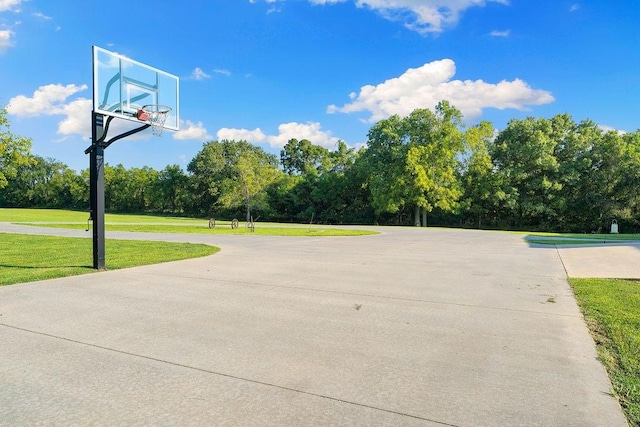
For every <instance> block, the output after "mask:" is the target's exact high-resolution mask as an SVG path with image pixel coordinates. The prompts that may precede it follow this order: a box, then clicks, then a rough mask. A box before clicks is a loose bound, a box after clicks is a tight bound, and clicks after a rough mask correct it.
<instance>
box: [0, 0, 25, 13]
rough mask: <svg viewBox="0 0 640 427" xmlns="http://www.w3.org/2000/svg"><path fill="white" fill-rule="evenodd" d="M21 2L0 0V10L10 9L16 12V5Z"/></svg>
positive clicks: (18, 0) (20, 0) (17, 0)
mask: <svg viewBox="0 0 640 427" xmlns="http://www.w3.org/2000/svg"><path fill="white" fill-rule="evenodd" d="M20 3H22V0H0V12H4V11H6V10H12V11H14V12H18V11H19V10H18V8H17V6H19V5H20Z"/></svg>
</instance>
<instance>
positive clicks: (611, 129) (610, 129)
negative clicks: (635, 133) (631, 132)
mask: <svg viewBox="0 0 640 427" xmlns="http://www.w3.org/2000/svg"><path fill="white" fill-rule="evenodd" d="M598 127H599V128H600V129H602V131H603V132H605V133H608V132H615V133H617V134H618V135H624V134H625V133H627V131H624V130H620V129H616V128H614V127H613V126H607V125H598Z"/></svg>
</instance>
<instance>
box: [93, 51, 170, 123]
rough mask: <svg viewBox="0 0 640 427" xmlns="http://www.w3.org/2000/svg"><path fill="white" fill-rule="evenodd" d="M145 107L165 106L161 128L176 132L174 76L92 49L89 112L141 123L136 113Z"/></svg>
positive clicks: (121, 56)
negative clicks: (166, 110) (91, 83)
mask: <svg viewBox="0 0 640 427" xmlns="http://www.w3.org/2000/svg"><path fill="white" fill-rule="evenodd" d="M147 104H163V105H167V106H169V107H170V108H171V113H170V114H169V116H168V117H167V120H166V121H165V124H164V128H165V129H170V130H173V131H177V130H180V111H179V107H180V79H179V77H178V76H175V75H173V74H170V73H167V72H166V71H162V70H160V69H157V68H155V67H152V66H149V65H146V64H143V63H142V62H139V61H136V60H133V59H130V58H128V57H126V56H124V55H120V54H117V53H114V52H111V51H108V50H106V49H103V48H101V47H98V46H93V111H94V112H95V113H98V114H102V115H105V116H111V117H116V118H120V119H124V120H129V121H132V122H136V123H138V124H141V123H148V122H146V121H141V120H139V119H138V117H137V114H136V113H137V110H138V109H139V108H141V107H142V106H143V105H147Z"/></svg>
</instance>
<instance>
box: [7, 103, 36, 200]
mask: <svg viewBox="0 0 640 427" xmlns="http://www.w3.org/2000/svg"><path fill="white" fill-rule="evenodd" d="M30 150H31V139H29V138H25V137H22V136H17V135H14V134H12V133H11V132H10V126H9V119H8V118H7V110H6V108H2V109H0V189H2V188H4V187H6V185H7V179H9V178H14V177H15V176H16V173H17V171H18V168H19V167H20V166H27V165H28V164H29V163H30V162H31V161H32V160H31V159H32V158H31V157H30V156H29V152H30Z"/></svg>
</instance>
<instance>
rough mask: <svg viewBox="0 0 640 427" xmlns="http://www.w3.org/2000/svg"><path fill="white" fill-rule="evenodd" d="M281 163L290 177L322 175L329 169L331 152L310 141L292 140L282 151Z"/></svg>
mask: <svg viewBox="0 0 640 427" xmlns="http://www.w3.org/2000/svg"><path fill="white" fill-rule="evenodd" d="M280 163H281V164H282V168H283V170H284V171H285V173H287V174H289V175H301V174H305V173H315V174H320V173H322V172H323V171H325V170H327V169H328V168H329V164H330V154H329V150H327V149H326V148H324V147H321V146H319V145H314V144H313V143H312V142H311V141H309V140H308V139H302V140H297V139H295V138H292V139H290V140H289V141H288V142H287V143H286V144H285V146H284V148H283V149H282V150H280Z"/></svg>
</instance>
